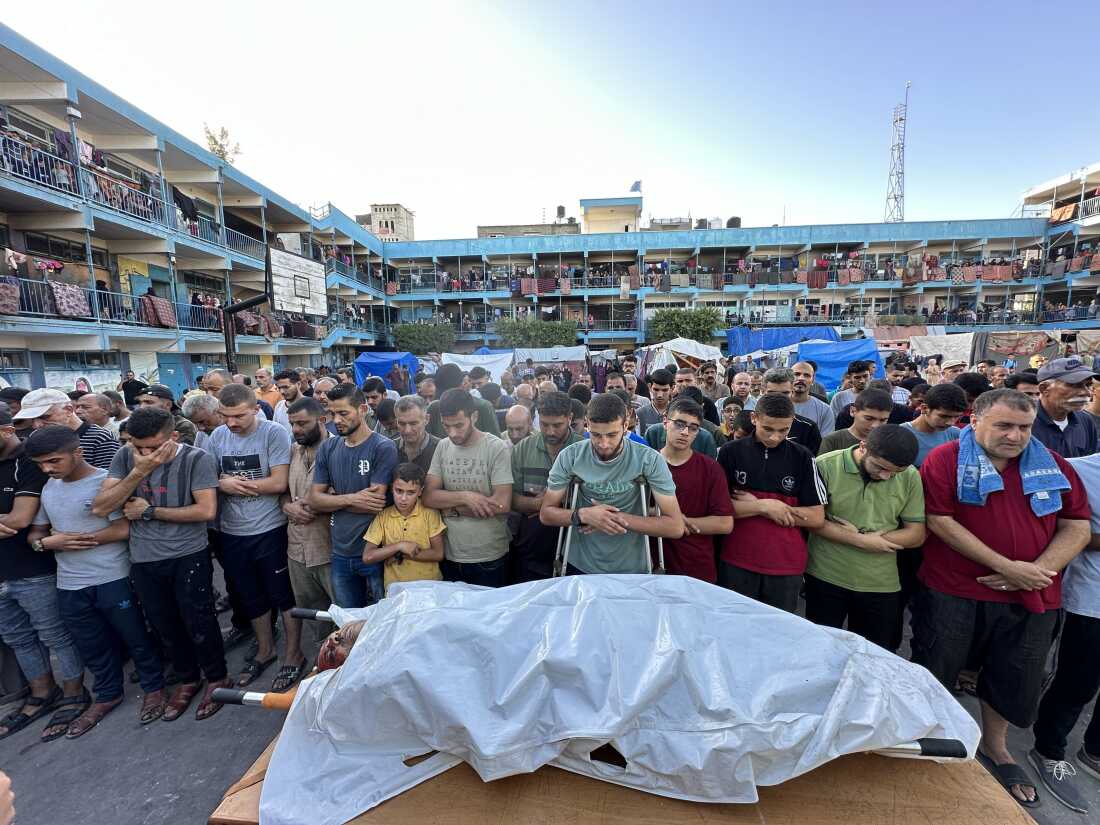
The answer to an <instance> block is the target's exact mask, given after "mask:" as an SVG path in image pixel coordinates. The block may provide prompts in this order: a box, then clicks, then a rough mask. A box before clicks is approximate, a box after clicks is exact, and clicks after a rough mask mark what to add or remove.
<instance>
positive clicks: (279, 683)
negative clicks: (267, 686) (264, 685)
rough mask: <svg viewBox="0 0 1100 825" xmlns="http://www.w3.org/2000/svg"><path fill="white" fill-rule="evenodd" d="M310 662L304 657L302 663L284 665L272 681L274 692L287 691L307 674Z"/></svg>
mask: <svg viewBox="0 0 1100 825" xmlns="http://www.w3.org/2000/svg"><path fill="white" fill-rule="evenodd" d="M307 667H309V663H308V662H307V661H306V660H305V659H303V660H302V663H301V664H300V665H283V666H282V667H281V668H279V672H278V673H277V674H275V679H274V681H272V683H271V692H272V693H286V692H287V691H288V690H290V689H291V688H292V687H294V685H296V684H297V683H298V682H299V681H300V680H301V678H302V677H303V676H305V675H306V668H307Z"/></svg>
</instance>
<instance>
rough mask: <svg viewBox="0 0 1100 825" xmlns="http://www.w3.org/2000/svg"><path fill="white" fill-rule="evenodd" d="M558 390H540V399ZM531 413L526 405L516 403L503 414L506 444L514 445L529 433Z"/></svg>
mask: <svg viewBox="0 0 1100 825" xmlns="http://www.w3.org/2000/svg"><path fill="white" fill-rule="evenodd" d="M555 392H558V390H553V391H550V392H540V393H539V400H540V401H541V400H542V399H543V398H544V397H545V396H547V395H553V394H554V393H555ZM531 426H532V425H531V413H530V411H529V410H528V409H527V408H526V407H522V406H520V405H519V404H516V405H515V406H514V407H512V408H511V409H510V410H508V412H507V413H505V415H504V429H505V430H507V432H508V440H507V442H505V444H506V446H508V447H514V446H516V445H517V444H519V443H520V442H521V441H523V439H525V438H527V436H529V435H530V434H531Z"/></svg>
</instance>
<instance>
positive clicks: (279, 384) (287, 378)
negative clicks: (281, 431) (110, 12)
mask: <svg viewBox="0 0 1100 825" xmlns="http://www.w3.org/2000/svg"><path fill="white" fill-rule="evenodd" d="M275 387H276V388H277V389H278V390H279V395H281V396H282V398H280V399H279V403H277V404H276V405H275V409H274V413H273V415H272V417H271V420H272V421H274V422H275V423H276V424H279V425H281V426H283V427H285V428H286V429H287V430H290V418H289V415H288V410H289V407H290V405H291V404H293V403H294V402H295V401H297V400H298V399H299V398H303V397H304V396H303V395H302V389H301V376H299V375H298V372H297V370H283V371H282V372H280V373H278V374H277V375H276V376H275Z"/></svg>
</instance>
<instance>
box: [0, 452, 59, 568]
mask: <svg viewBox="0 0 1100 825" xmlns="http://www.w3.org/2000/svg"><path fill="white" fill-rule="evenodd" d="M45 483H46V476H45V474H44V473H43V472H42V471H41V470H39V469H38V465H37V464H35V463H34V462H33V461H31V460H30V459H29V458H27V457H26V456H24V455H23V447H22V446H20V447H19V449H18V450H16V451H15V452H14V453H13V454H12V455H10V456H8V457H7V458H5V459H0V514H7V513H10V512H11V511H12V507H14V506H15V500H16V499H17V498H21V497H23V496H33V497H34V498H36V499H37V498H38V497H39V496H40V495H41V494H42V487H43V486H44V485H45ZM29 532H30V527H24V528H23V529H22V530H20V531H19V532H18V533H16V534H15V535H14V536H8V537H7V538H0V581H13V580H15V579H29V578H31V577H32V576H49V575H51V574H52V573H54V572H55V571H56V570H57V564H56V563H55V562H54V558H53V553H36V552H34V551H33V550H31V547H30V545H29V544H28V543H27V533H29Z"/></svg>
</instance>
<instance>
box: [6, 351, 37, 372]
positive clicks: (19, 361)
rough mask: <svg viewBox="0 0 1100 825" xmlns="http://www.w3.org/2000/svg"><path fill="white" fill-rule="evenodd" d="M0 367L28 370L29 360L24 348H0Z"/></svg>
mask: <svg viewBox="0 0 1100 825" xmlns="http://www.w3.org/2000/svg"><path fill="white" fill-rule="evenodd" d="M0 369H3V370H29V369H30V360H29V358H28V355H27V351H26V350H25V349H0Z"/></svg>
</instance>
